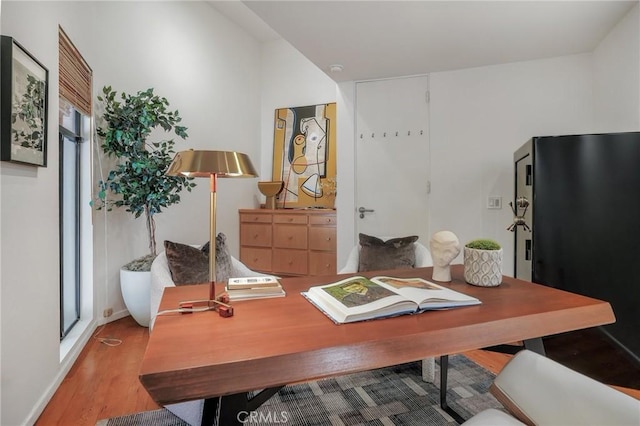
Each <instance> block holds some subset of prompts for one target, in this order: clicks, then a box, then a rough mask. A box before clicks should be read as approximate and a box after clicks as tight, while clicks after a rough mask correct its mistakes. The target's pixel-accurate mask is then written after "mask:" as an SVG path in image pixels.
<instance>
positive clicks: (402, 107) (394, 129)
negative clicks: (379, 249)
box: [356, 76, 430, 247]
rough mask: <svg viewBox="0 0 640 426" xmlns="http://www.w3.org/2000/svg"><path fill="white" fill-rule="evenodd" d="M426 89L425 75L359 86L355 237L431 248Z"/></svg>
mask: <svg viewBox="0 0 640 426" xmlns="http://www.w3.org/2000/svg"><path fill="white" fill-rule="evenodd" d="M428 89H429V80H428V77H427V76H420V77H407V78H400V79H392V80H379V81H369V82H362V83H357V84H356V146H357V148H356V167H357V170H356V224H357V225H356V233H359V232H362V233H364V234H368V235H374V236H378V237H383V236H390V237H400V236H407V235H418V237H419V240H418V241H420V242H421V243H422V244H424V245H425V246H427V247H428V241H429V229H428V223H429V220H428V194H429V164H430V160H429V137H428V135H429V131H428V125H429V103H428ZM359 210H365V211H363V212H360V211H359ZM356 237H357V235H356ZM356 240H357V239H356Z"/></svg>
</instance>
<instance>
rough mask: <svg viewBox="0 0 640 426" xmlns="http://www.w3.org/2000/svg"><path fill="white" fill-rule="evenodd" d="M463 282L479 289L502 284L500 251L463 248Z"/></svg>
mask: <svg viewBox="0 0 640 426" xmlns="http://www.w3.org/2000/svg"><path fill="white" fill-rule="evenodd" d="M464 280H465V281H466V282H468V283H469V284H473V285H477V286H481V287H495V286H497V285H500V284H501V283H502V249H500V250H478V249H472V248H469V247H465V248H464Z"/></svg>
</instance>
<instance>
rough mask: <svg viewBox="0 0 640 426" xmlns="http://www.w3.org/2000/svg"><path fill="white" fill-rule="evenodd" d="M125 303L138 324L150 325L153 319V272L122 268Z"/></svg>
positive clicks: (122, 288)
mask: <svg viewBox="0 0 640 426" xmlns="http://www.w3.org/2000/svg"><path fill="white" fill-rule="evenodd" d="M120 290H121V291H122V298H123V299H124V304H125V305H126V306H127V309H128V310H129V313H130V314H131V316H132V317H133V319H134V320H136V322H137V323H138V324H140V325H141V326H143V327H149V321H150V319H151V301H150V298H151V272H149V271H127V270H124V269H120Z"/></svg>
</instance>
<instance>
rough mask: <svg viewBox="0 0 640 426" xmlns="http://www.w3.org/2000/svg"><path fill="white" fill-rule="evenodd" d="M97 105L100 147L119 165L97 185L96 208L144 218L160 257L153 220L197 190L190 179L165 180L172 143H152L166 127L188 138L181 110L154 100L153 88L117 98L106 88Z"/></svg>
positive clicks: (152, 251)
mask: <svg viewBox="0 0 640 426" xmlns="http://www.w3.org/2000/svg"><path fill="white" fill-rule="evenodd" d="M98 100H99V101H101V102H102V103H103V104H104V113H103V115H102V117H101V118H102V121H103V123H100V124H99V127H98V128H97V133H98V136H100V138H101V139H102V145H101V148H102V151H103V152H104V153H105V154H106V155H107V156H109V157H115V158H117V163H116V166H115V168H114V169H113V170H110V171H109V173H108V175H107V177H106V179H105V180H104V181H102V180H101V181H100V182H98V198H97V199H96V200H94V202H93V203H92V205H94V206H95V207H96V208H97V209H98V210H100V209H103V208H105V209H107V210H108V211H110V210H112V209H113V207H125V208H126V211H128V212H131V213H132V214H133V215H134V216H135V217H136V218H138V217H140V216H141V215H142V214H143V213H144V214H145V217H146V219H147V231H148V235H149V250H150V254H151V255H153V256H155V255H156V241H155V220H154V215H155V214H157V213H161V212H162V209H163V208H165V207H168V206H170V205H172V204H176V203H178V202H180V195H179V193H180V192H181V191H182V190H183V189H186V190H187V191H191V189H192V188H193V187H195V186H196V185H195V183H193V182H192V179H189V178H185V177H178V176H166V175H165V172H166V171H167V169H168V168H169V165H170V164H171V161H172V160H173V154H175V151H174V145H175V142H174V140H173V139H167V140H161V141H155V142H149V141H148V140H147V138H148V137H149V135H150V134H151V133H152V131H153V130H154V129H156V128H161V129H162V130H164V131H165V132H166V133H173V134H175V135H176V136H178V137H179V138H181V139H186V138H187V128H186V127H184V126H180V125H178V123H180V122H181V121H182V119H181V117H180V115H179V113H178V111H177V110H176V111H171V110H170V109H169V102H168V101H167V99H166V98H163V97H159V96H157V95H154V93H153V89H147V90H145V91H142V92H138V93H136V94H135V95H130V94H126V93H122V94H120V95H118V93H117V92H116V91H115V90H112V89H111V86H105V87H104V88H103V89H102V96H98ZM111 194H113V197H111V198H110V197H109V195H111Z"/></svg>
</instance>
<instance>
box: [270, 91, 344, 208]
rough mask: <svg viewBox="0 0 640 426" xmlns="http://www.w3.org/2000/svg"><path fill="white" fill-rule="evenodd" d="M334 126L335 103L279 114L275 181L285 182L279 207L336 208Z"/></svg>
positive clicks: (276, 120)
mask: <svg viewBox="0 0 640 426" xmlns="http://www.w3.org/2000/svg"><path fill="white" fill-rule="evenodd" d="M335 123H336V104H335V103H330V104H321V105H310V106H302V107H290V108H280V109H277V110H276V112H275V123H274V129H275V130H274V147H273V180H281V181H283V182H284V189H283V191H282V192H281V193H280V195H279V196H278V207H281V208H304V207H322V208H333V207H334V203H335V197H336V146H335V140H336V125H335Z"/></svg>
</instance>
